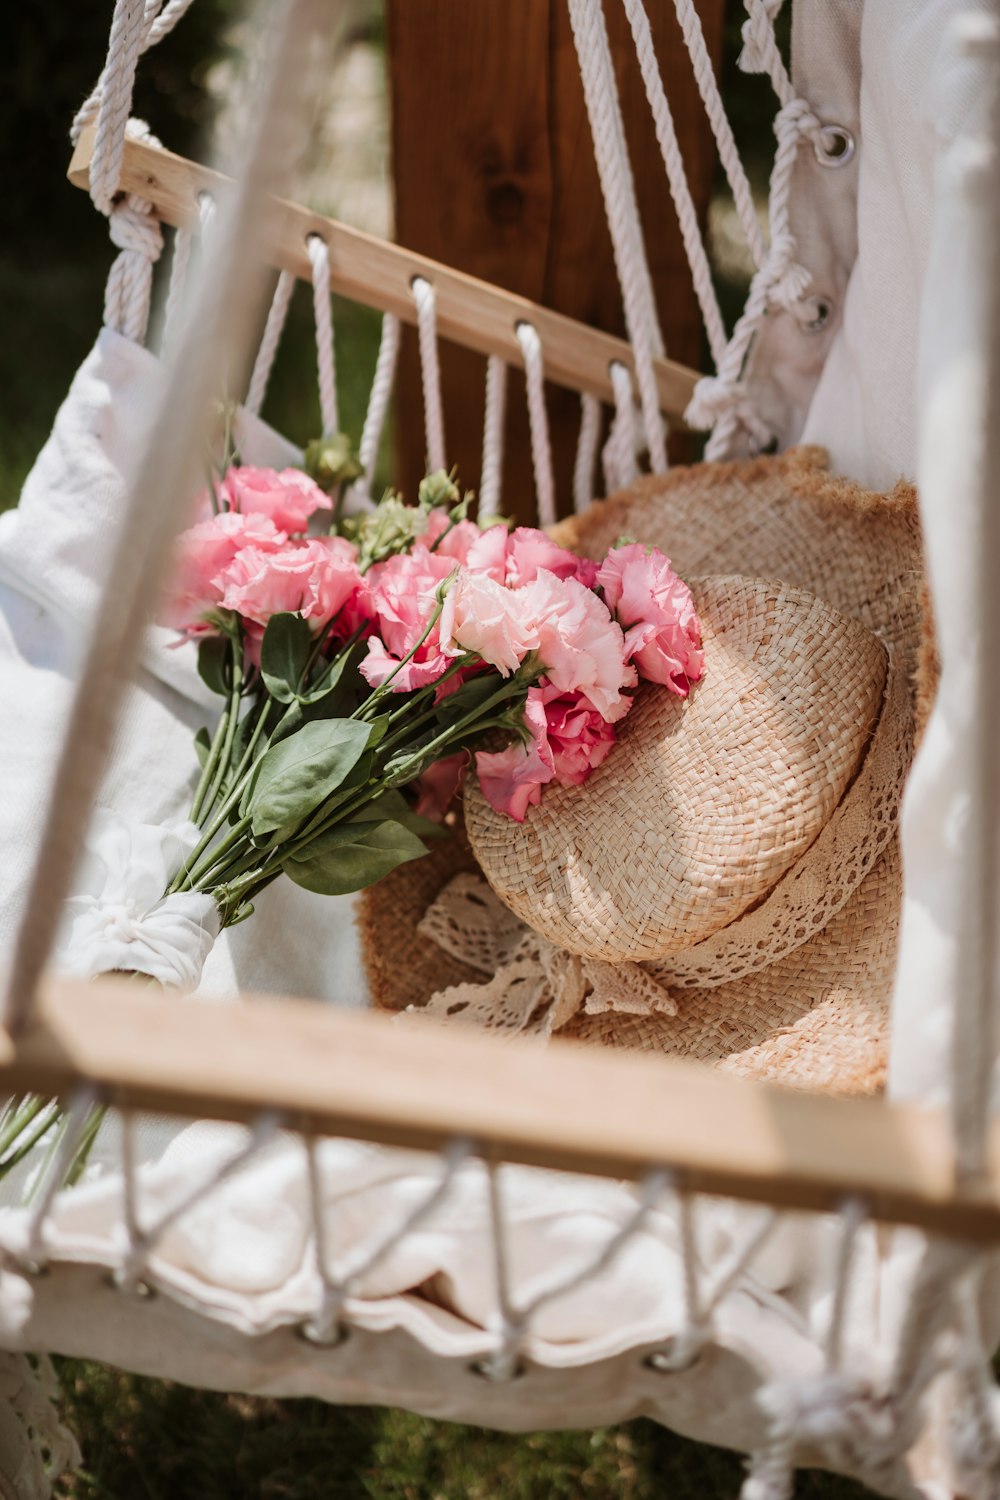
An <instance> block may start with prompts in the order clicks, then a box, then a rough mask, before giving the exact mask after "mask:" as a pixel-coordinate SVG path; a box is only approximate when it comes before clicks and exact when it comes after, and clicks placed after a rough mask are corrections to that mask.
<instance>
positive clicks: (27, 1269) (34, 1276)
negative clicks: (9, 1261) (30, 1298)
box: [17, 1257, 52, 1281]
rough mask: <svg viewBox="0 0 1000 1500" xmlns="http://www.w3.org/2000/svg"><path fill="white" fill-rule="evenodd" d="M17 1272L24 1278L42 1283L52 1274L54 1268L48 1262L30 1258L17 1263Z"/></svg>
mask: <svg viewBox="0 0 1000 1500" xmlns="http://www.w3.org/2000/svg"><path fill="white" fill-rule="evenodd" d="M17 1270H18V1271H20V1273H21V1275H22V1276H29V1277H30V1278H31V1280H32V1281H41V1280H42V1279H43V1278H44V1277H46V1276H50V1275H51V1274H52V1267H51V1266H50V1265H49V1263H48V1261H47V1260H33V1259H31V1258H30V1257H28V1258H27V1259H25V1260H19V1261H18V1262H17Z"/></svg>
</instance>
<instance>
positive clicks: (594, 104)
mask: <svg viewBox="0 0 1000 1500" xmlns="http://www.w3.org/2000/svg"><path fill="white" fill-rule="evenodd" d="M568 4H569V14H570V23H571V25H572V28H573V41H574V43H575V46H576V52H577V58H578V61H579V64H580V74H581V77H582V79H583V91H584V98H585V100H586V104H587V115H588V117H589V120H590V132H591V135H592V137H593V141H594V155H595V157H596V160H597V171H598V176H599V177H600V180H601V192H602V194H603V197H604V207H605V210H606V212H607V216H608V227H609V229H610V231H611V243H612V248H613V250H614V256H615V267H616V270H617V273H618V280H619V282H620V284H621V289H622V301H623V303H624V307H625V323H626V326H627V328H628V335H629V341H630V343H631V344H632V348H633V349H634V351H635V364H636V376H637V379H638V384H639V394H640V399H641V402H642V415H643V423H644V425H645V429H646V441H647V443H648V445H649V457H650V465H651V467H652V469H653V472H654V473H657V474H660V473H663V472H665V470H666V468H667V450H666V441H665V438H664V432H663V419H662V416H661V414H660V398H659V392H658V390H657V385H656V374H655V371H654V369H653V360H654V358H659V357H662V355H663V353H664V348H663V339H662V335H661V334H660V329H659V323H658V322H657V317H656V299H655V297H654V296H653V285H652V281H651V279H650V275H649V266H648V263H647V261H646V252H645V249H644V247H643V242H642V227H641V224H640V222H639V206H638V202H637V199H636V194H635V183H634V181H633V179H632V168H631V166H630V164H629V158H628V150H627V147H626V145H625V129H624V125H623V123H622V116H621V107H620V104H619V102H618V89H617V85H616V84H615V75H614V66H613V64H612V60H611V49H610V46H609V44H608V33H607V27H606V25H605V21H604V12H603V10H602V8H601V6H600V4H595V3H594V0H568Z"/></svg>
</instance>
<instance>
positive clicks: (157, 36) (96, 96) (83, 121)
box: [70, 0, 193, 144]
mask: <svg viewBox="0 0 1000 1500" xmlns="http://www.w3.org/2000/svg"><path fill="white" fill-rule="evenodd" d="M192 3H193V0H168V3H167V4H166V5H165V6H163V9H162V10H161V9H160V4H161V0H146V5H145V13H144V16H143V28H142V36H141V39H140V42H139V56H142V54H143V53H144V52H148V51H149V49H150V48H151V47H155V46H156V45H157V43H158V42H162V40H163V38H164V37H165V36H168V35H169V33H170V32H171V31H173V29H174V27H175V26H176V25H177V22H178V21H179V20H180V19H181V17H182V16H183V15H184V14H185V13H186V12H187V11H188V10H189V9H190V7H191V5H192ZM110 53H111V38H109V44H108V54H109V58H108V62H106V63H105V65H104V69H103V71H102V73H101V76H100V78H99V79H98V81H97V83H96V84H95V86H94V88H93V89H92V90H91V92H90V94H89V96H88V97H87V99H86V100H85V101H84V103H83V104H81V106H80V108H79V109H78V110H77V112H76V115H75V117H74V120H73V124H72V126H71V127H70V138H71V140H72V141H73V142H74V144H75V143H76V142H77V141H78V140H79V139H80V136H81V134H82V133H83V131H84V129H85V127H86V126H87V125H91V124H93V122H94V120H96V119H97V116H98V113H99V111H100V109H101V104H102V102H103V100H104V97H105V92H106V84H105V79H106V75H107V72H108V64H109V62H110V60H111V59H110ZM133 78H134V70H133ZM130 92H131V91H130Z"/></svg>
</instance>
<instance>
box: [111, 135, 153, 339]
mask: <svg viewBox="0 0 1000 1500" xmlns="http://www.w3.org/2000/svg"><path fill="white" fill-rule="evenodd" d="M127 134H128V136H129V137H130V138H131V139H134V140H143V141H148V142H149V143H150V144H152V145H159V142H158V141H157V140H156V137H155V136H153V135H151V134H150V131H149V127H148V126H147V125H146V124H145V123H144V122H143V121H142V120H129V121H128V124H127ZM108 230H109V233H110V236H111V241H112V243H113V244H114V245H117V246H118V249H119V250H120V251H121V254H120V255H117V256H116V257H115V259H114V261H113V262H112V266H111V270H110V271H109V272H108V280H107V285H106V287H105V291H104V322H105V325H106V326H107V327H108V328H113V329H114V330H115V331H116V332H117V333H121V334H124V336H125V337H126V338H128V339H132V340H134V341H135V342H136V343H141V342H142V341H143V340H144V339H145V337H146V328H147V326H148V324H149V310H150V306H151V303H152V295H153V266H154V264H155V262H156V261H157V260H159V258H160V253H161V251H162V249H163V231H162V229H161V228H160V225H159V222H158V221H157V219H155V218H154V216H153V205H152V204H151V203H148V202H147V201H146V199H145V198H139V197H137V196H136V195H135V194H134V193H129V194H127V195H126V196H125V197H124V198H120V199H119V200H118V201H117V202H116V203H114V204H113V205H112V207H111V209H110V215H109V218H108Z"/></svg>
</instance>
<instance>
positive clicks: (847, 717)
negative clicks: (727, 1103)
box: [465, 576, 887, 962]
mask: <svg viewBox="0 0 1000 1500" xmlns="http://www.w3.org/2000/svg"><path fill="white" fill-rule="evenodd" d="M691 586H692V591H693V593H694V597H695V603H696V605H697V608H698V613H699V615H700V617H701V620H702V625H703V630H704V645H705V663H706V665H705V675H704V678H703V679H702V680H701V682H699V683H698V684H697V685H696V686H695V687H694V688H693V689H692V692H691V695H690V697H689V698H688V699H687V700H681V699H678V698H677V697H675V696H674V695H672V694H670V693H668V692H666V691H664V690H663V689H662V688H659V687H654V686H648V685H647V686H643V687H642V688H641V689H640V691H639V693H638V694H637V697H636V702H635V705H634V707H633V709H632V711H631V713H630V714H629V716H628V718H627V719H626V720H625V721H624V723H623V724H622V725H621V726H620V736H619V743H618V744H617V745H616V747H615V750H614V752H613V754H612V755H611V756H610V757H609V758H608V760H607V761H605V763H604V764H603V765H602V766H600V767H598V769H597V770H596V771H594V772H593V773H592V775H591V776H590V778H589V779H588V781H587V782H586V783H585V784H584V785H583V786H581V787H563V786H558V785H556V784H554V783H553V784H550V785H549V786H548V787H546V789H545V791H544V793H543V796H542V800H541V804H540V805H539V806H538V807H534V808H531V809H530V810H529V813H528V817H527V819H526V821H525V823H524V824H523V825H521V826H520V827H513V826H512V825H511V823H510V821H509V820H508V819H507V818H504V817H503V816H502V815H500V814H497V813H495V812H494V811H493V810H492V809H491V808H490V807H489V806H488V805H487V803H486V802H485V799H484V798H483V797H482V795H481V793H480V792H479V791H478V788H477V787H475V786H472V787H470V788H469V789H468V790H467V794H466V799H465V800H466V822H467V827H468V831H469V837H470V840H471V843H472V846H473V849H474V851H475V853H476V856H477V858H478V859H479V862H480V864H481V865H482V868H483V871H484V873H485V874H486V876H487V879H488V880H489V881H490V883H491V885H493V887H494V889H495V890H496V891H497V893H498V894H499V895H500V896H501V897H502V899H503V900H504V901H505V902H506V903H507V904H508V905H509V906H510V907H511V908H512V909H513V910H514V911H515V912H516V913H517V914H518V916H520V917H521V918H522V919H523V920H524V921H526V922H528V923H529V925H530V926H532V927H533V928H535V929H536V930H537V931H539V932H541V933H542V934H543V935H544V936H545V937H547V938H549V939H550V941H552V942H554V943H557V944H558V945H559V946H560V947H563V948H567V949H569V950H570V951H573V952H577V953H581V954H585V955H587V956H589V957H594V958H602V959H607V960H610V961H611V962H627V961H633V962H634V961H639V960H650V959H660V958H666V957H668V956H669V955H671V954H675V953H679V952H683V951H684V950H685V949H688V948H690V947H692V946H693V945H694V944H696V943H698V942H701V941H702V940H703V939H705V938H706V937H709V936H710V935H712V934H713V933H716V932H719V931H720V930H721V929H723V928H725V927H727V926H728V925H729V924H730V923H732V922H734V921H736V920H737V919H738V918H739V917H740V916H742V915H743V914H744V913H745V912H747V911H749V910H751V909H752V908H753V907H754V906H755V905H757V904H758V903H759V902H761V901H762V900H763V899H764V898H765V897H766V896H767V895H768V893H769V892H770V891H771V890H773V888H774V886H775V885H776V884H777V882H778V881H779V880H780V879H781V877H782V876H783V875H784V874H785V873H786V872H787V871H788V870H789V869H791V867H792V866H793V865H795V864H796V862H797V861H798V860H799V859H800V858H801V856H802V855H803V854H804V852H805V851H806V850H807V849H808V848H809V846H810V845H811V844H812V843H813V841H814V840H815V839H816V838H817V836H818V835H819V833H820V832H821V831H822V829H823V827H824V826H825V825H826V823H827V822H828V821H829V819H830V817H831V815H832V813H833V811H834V809H835V808H836V806H837V804H838V803H839V802H840V800H841V799H842V797H843V796H844V794H845V792H846V791H847V789H848V788H849V786H850V784H851V782H852V780H853V778H854V776H855V775H856V773H857V770H858V768H859V766H860V764H861V762H862V760H863V758H864V754H865V749H866V746H867V744H868V742H869V739H870V736H871V733H872V730H873V728H874V726H875V724H876V723H877V721H878V716H879V711H880V707H881V704H882V700H883V694H884V689H885V683H886V673H887V655H886V651H885V648H884V646H883V645H882V643H881V642H880V641H879V640H878V638H877V637H876V636H874V635H872V634H871V632H869V631H868V630H866V629H865V628H864V626H862V625H861V624H859V623H858V622H857V621H855V620H852V619H848V618H847V617H846V616H844V615H841V614H839V613H838V612H837V611H836V610H834V609H832V608H831V607H830V606H829V605H828V604H826V603H824V602H823V601H822V600H820V599H817V598H816V597H815V596H813V595H811V594H808V593H805V592H804V591H802V590H800V589H794V588H790V587H787V586H785V585H783V584H778V583H771V582H767V581H764V580H760V579H748V578H743V577H736V576H732V577H729V576H726V577H714V578H706V579H701V580H696V581H692V585H691Z"/></svg>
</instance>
